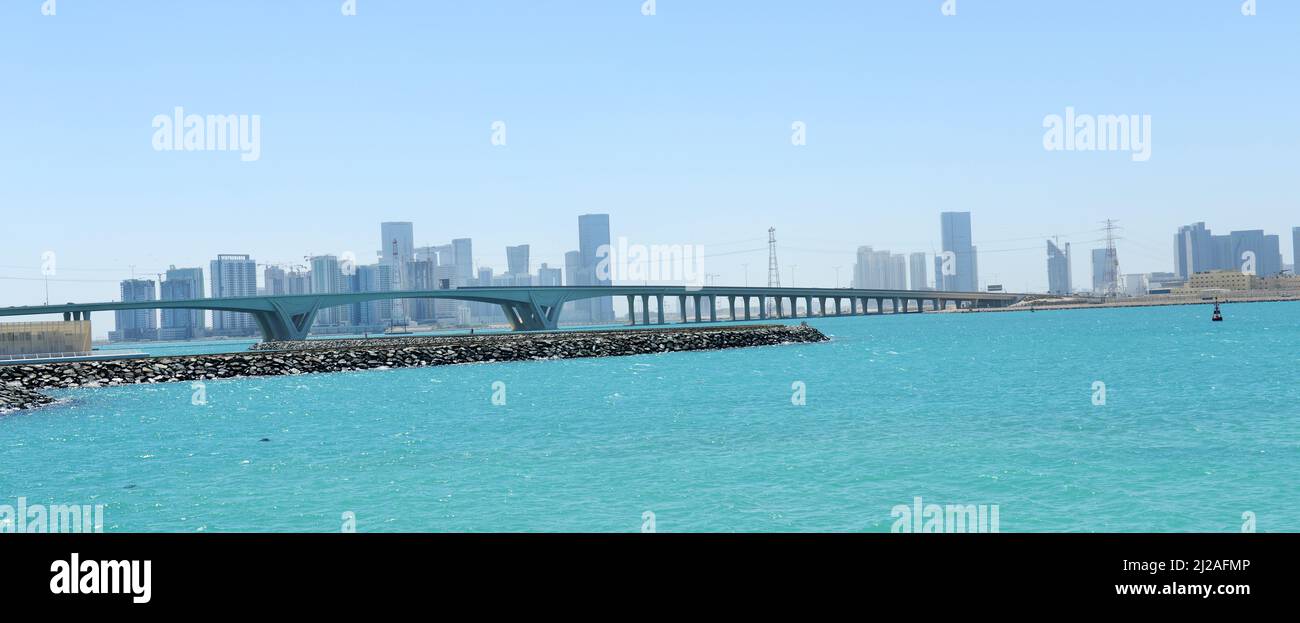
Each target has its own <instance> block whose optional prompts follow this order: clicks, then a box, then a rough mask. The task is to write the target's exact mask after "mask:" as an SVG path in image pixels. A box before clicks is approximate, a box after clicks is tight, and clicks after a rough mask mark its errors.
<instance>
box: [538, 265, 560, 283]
mask: <svg viewBox="0 0 1300 623" xmlns="http://www.w3.org/2000/svg"><path fill="white" fill-rule="evenodd" d="M537 285H539V286H559V285H564V271H562V270H560V269H558V268H551V267H549V266H547V265H546V262H542V266H541V268H538V269H537Z"/></svg>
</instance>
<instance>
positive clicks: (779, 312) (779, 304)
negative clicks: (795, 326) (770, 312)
mask: <svg viewBox="0 0 1300 623" xmlns="http://www.w3.org/2000/svg"><path fill="white" fill-rule="evenodd" d="M782 298H783V297H780V296H778V297H776V317H777V319H780V318H781V317H782V316H783V314H784V313H785V303H784V302H783V301H782Z"/></svg>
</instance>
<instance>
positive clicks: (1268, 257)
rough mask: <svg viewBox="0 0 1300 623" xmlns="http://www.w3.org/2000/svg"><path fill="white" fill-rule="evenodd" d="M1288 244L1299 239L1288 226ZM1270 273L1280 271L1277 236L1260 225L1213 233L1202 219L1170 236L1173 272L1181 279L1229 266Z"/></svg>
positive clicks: (1233, 268) (1279, 251)
mask: <svg viewBox="0 0 1300 623" xmlns="http://www.w3.org/2000/svg"><path fill="white" fill-rule="evenodd" d="M1291 235H1292V245H1294V244H1295V243H1296V241H1297V240H1300V237H1297V233H1296V230H1294V229H1293V230H1292V232H1291ZM1250 269H1253V271H1254V274H1256V275H1258V276H1261V277H1271V276H1274V275H1277V274H1278V273H1280V272H1282V249H1281V240H1280V239H1279V237H1278V236H1276V235H1269V234H1265V233H1264V231H1263V230H1261V229H1252V230H1244V231H1234V232H1229V233H1228V235H1226V236H1223V235H1219V236H1216V235H1214V234H1213V233H1211V232H1210V230H1209V229H1206V228H1205V223H1193V224H1191V225H1184V226H1183V227H1180V228H1178V233H1177V234H1176V235H1175V236H1174V272H1175V273H1176V274H1177V275H1178V276H1179V277H1180V278H1183V279H1187V278H1189V277H1190V276H1191V275H1194V274H1196V273H1201V272H1208V271H1214V270H1233V271H1242V272H1246V271H1249V270H1250Z"/></svg>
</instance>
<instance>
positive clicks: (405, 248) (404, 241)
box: [379, 221, 415, 289]
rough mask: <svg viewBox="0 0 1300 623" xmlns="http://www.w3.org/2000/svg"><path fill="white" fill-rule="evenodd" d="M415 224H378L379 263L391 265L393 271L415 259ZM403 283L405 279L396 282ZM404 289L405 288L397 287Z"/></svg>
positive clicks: (402, 222) (400, 284) (403, 222)
mask: <svg viewBox="0 0 1300 623" xmlns="http://www.w3.org/2000/svg"><path fill="white" fill-rule="evenodd" d="M414 256H415V226H414V225H412V224H411V223H409V222H407V221H398V222H389V223H380V224H379V257H380V263H381V264H385V265H387V266H390V267H392V268H391V270H393V271H394V273H397V272H400V270H399V269H400V267H401V266H402V265H403V264H404V263H406V262H409V261H411V260H413V259H415V257H414ZM397 285H399V286H404V285H405V280H403V281H402V282H401V283H399V284H397ZM397 289H405V288H397Z"/></svg>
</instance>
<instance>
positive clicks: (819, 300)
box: [0, 286, 1023, 340]
mask: <svg viewBox="0 0 1300 623" xmlns="http://www.w3.org/2000/svg"><path fill="white" fill-rule="evenodd" d="M1022 296H1023V295H1020V294H1010V293H1002V292H936V291H929V290H861V289H853V288H764V287H723V286H709V287H703V288H691V287H686V286H516V287H500V288H498V287H467V288H456V289H451V290H402V291H388V292H342V293H336V294H295V295H270V296H244V297H223V298H205V299H184V300H167V301H162V300H157V301H132V302H121V301H107V302H102V303H67V304H63V305H31V306H24V307H2V308H0V317H4V316H33V315H42V314H62V315H63V318H64V319H65V320H81V319H89V318H90V313H91V312H96V311H121V310H132V309H202V310H215V311H231V312H243V313H248V314H251V315H252V316H253V318H254V319H255V320H256V321H257V324H258V327H260V328H261V331H262V337H263V339H266V340H301V339H306V337H307V333H308V331H309V330H310V329H311V326H312V323H313V322H314V321H315V319H316V314H317V313H318V312H319V311H320V310H322V309H326V308H330V307H336V306H340V305H351V304H353V303H364V302H368V301H380V300H396V299H455V300H461V301H477V302H483V303H491V304H495V305H500V306H501V309H502V310H503V311H504V312H505V315H506V319H507V320H508V321H509V322H510V325H511V327H513V328H514V329H515V330H517V331H541V330H547V329H555V328H556V327H558V326H559V320H560V312H561V310H562V309H563V307H564V304H565V303H568V302H571V301H578V300H583V299H592V298H601V297H626V299H627V304H628V309H629V312H630V313H629V316H630V319H631V324H638V322H637V315H638V311H637V302H638V301H640V312H639V313H640V316H641V324H652V323H651V318H650V309H651V302H654V303H655V309H656V312H657V313H656V318H655V320H657V324H664V323H665V308H664V300H665V299H667V298H672V297H676V298H677V301H678V309H680V310H682V315H683V322H685V321H687V320H689V316H688V315H687V313H686V311H687V310H688V308H689V309H693V310H694V319H695V322H705V320H704V316H705V315H706V314H707V316H708V321H710V322H715V321H718V320H719V314H718V307H719V303H720V302H725V303H726V307H725V309H726V311H727V312H728V316H727V317H726V318H723V319H725V320H767V319H771V318H796V317H809V316H811V315H814V314H813V313H812V312H813V310H814V309H815V308H816V307H817V306H818V305H820V308H821V309H820V312H819V313H818V314H815V315H817V316H842V315H866V314H870V313H871V312H870V308H871V303H873V302H874V308H875V313H876V314H881V313H885V310H886V308H888V309H889V310H890V313H909V312H910V313H916V312H921V311H923V310H924V306H925V303H926V302H929V303H930V307H931V309H932V310H939V309H944V308H947V307H948V306H950V305H955V306H956V307H957V308H970V307H1005V306H1008V305H1011V304H1012V303H1015V302H1016V301H1019V300H1020V299H1021V298H1022ZM737 301H740V302H741V305H740V312H738V311H737V305H736V303H737ZM799 301H802V302H803V303H804V315H803V316H798V315H797V309H798V305H797V302H799ZM828 301H830V302H831V303H830V304H831V305H833V307H828V303H827V302H828ZM887 302H888V305H886V303H887ZM755 303H757V305H755ZM787 304H788V307H787Z"/></svg>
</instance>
